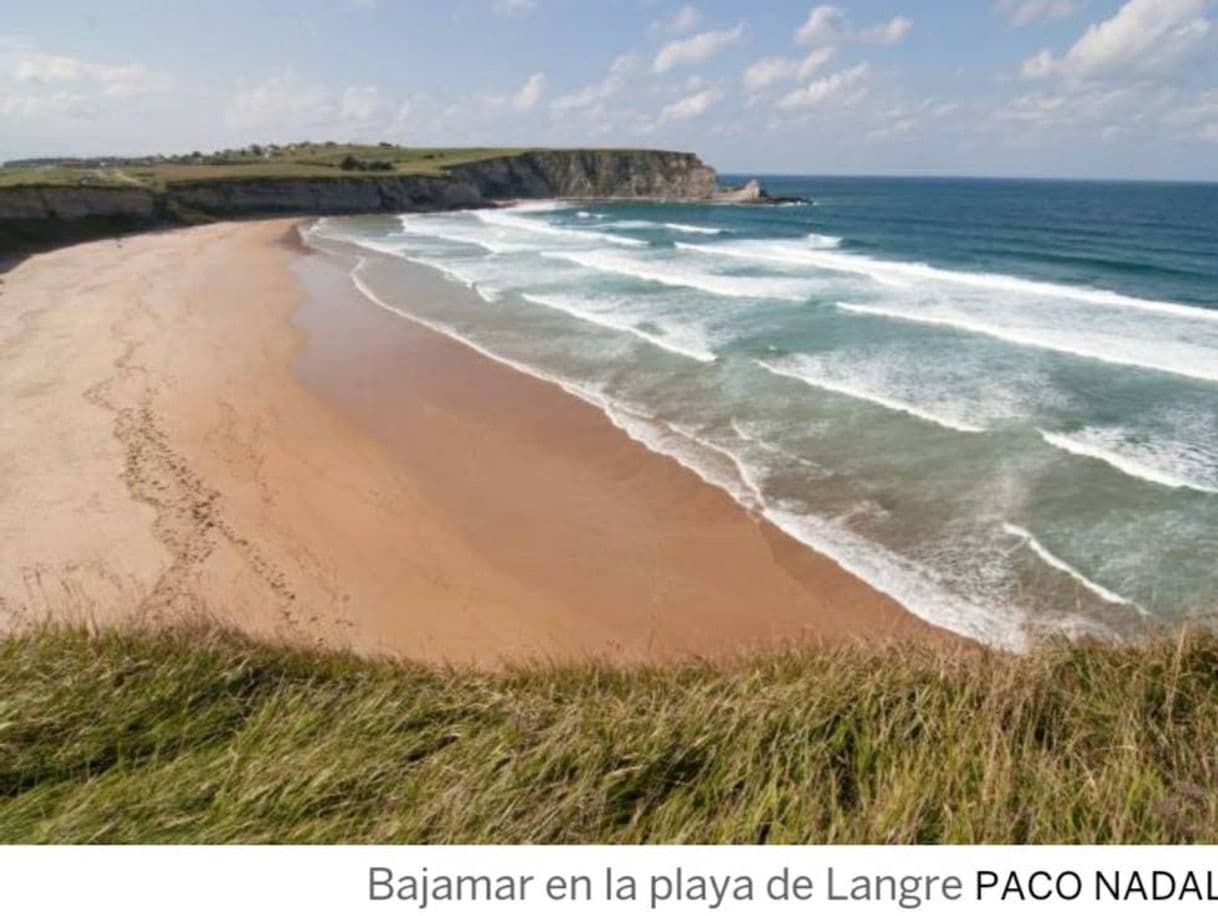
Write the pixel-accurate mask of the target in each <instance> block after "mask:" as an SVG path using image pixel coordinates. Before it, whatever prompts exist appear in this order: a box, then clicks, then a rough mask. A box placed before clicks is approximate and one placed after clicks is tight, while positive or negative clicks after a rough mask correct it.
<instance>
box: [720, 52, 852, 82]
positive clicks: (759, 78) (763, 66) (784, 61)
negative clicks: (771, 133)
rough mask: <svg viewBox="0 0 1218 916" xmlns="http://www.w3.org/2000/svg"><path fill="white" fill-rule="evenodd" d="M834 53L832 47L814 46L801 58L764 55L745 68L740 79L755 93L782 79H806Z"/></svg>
mask: <svg viewBox="0 0 1218 916" xmlns="http://www.w3.org/2000/svg"><path fill="white" fill-rule="evenodd" d="M834 53H836V52H835V51H834V49H833V48H815V49H814V50H813V51H812V53H810V54H809V55H808V56H807V57H805V58H803V59H802V60H800V59H799V58H792V57H765V58H762V59H761V60H759V61H757V62H756V63H754V64H753V65H752V66H750V67H749V68H748V69H747V70H745V71H744V73H743V74H742V75H741V80H742V81H743V83H744V88H745V89H747V90H748V91H749V92H754V93H756V92H761V91H762V90H763V89H767V88H768V87H770V86H772V85H774V84H775V83H778V82H781V81H783V80H788V79H801V80H803V79H807V78H808V77H810V76H811V75H812V74H813V73H816V72H817V71H818V70H820V68H821V67H823V66H824V65H825V64H826V63H828V62H829V59H830V58H831V57H833V55H834Z"/></svg>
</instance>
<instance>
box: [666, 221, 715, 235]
mask: <svg viewBox="0 0 1218 916" xmlns="http://www.w3.org/2000/svg"><path fill="white" fill-rule="evenodd" d="M663 226H664V228H665V229H671V230H672V231H673V232H689V233H692V234H694V235H722V234H723V233H724V232H726V231H727V230H725V229H714V228H711V227H710V226H692V225H690V224H689V223H664V224H663Z"/></svg>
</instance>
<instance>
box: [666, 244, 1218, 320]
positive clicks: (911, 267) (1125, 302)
mask: <svg viewBox="0 0 1218 916" xmlns="http://www.w3.org/2000/svg"><path fill="white" fill-rule="evenodd" d="M683 247H686V248H691V249H693V250H702V251H705V252H711V253H718V254H724V255H727V256H729V257H737V258H760V259H762V260H772V261H773V260H777V261H784V262H786V263H793V262H794V263H799V264H805V265H807V266H809V267H818V268H821V269H823V270H831V271H836V272H838V273H851V274H860V275H862V276H866V277H870V278H871V279H873V280H875V281H876V282H877V283H884V284H887V285H894V284H895V285H901V284H903V283H908V282H910V281H913V282H923V281H927V280H929V281H932V282H935V283H947V284H951V285H953V286H968V287H972V288H973V289H986V290H992V291H994V292H1006V293H1020V294H1023V295H1029V296H1039V297H1042V298H1048V299H1068V300H1071V301H1074V302H1082V303H1086V304H1088V305H1099V306H1110V307H1117V308H1126V309H1137V310H1139V311H1143V312H1154V313H1156V314H1160V315H1172V316H1175V317H1178V318H1188V319H1195V320H1197V321H1216V322H1218V309H1208V308H1203V307H1201V306H1195V305H1183V304H1181V303H1178V302H1160V301H1157V300H1154V299H1139V298H1138V297H1136V296H1126V295H1124V294H1123V293H1117V292H1113V291H1111V290H1106V289H1093V288H1090V287H1082V286H1066V285H1064V284H1060V283H1049V282H1046V281H1043V280H1025V279H1023V278H1022V277H1012V276H1008V275H1006V274H985V273H973V272H971V271H964V270H946V269H944V268H941V267H932V266H931V265H929V264H922V263H918V262H915V261H881V260H877V259H875V258H870V257H867V256H865V255H858V254H847V253H844V252H837V251H818V250H814V249H813V250H805V249H792V248H790V247H789V246H775V247H774V249H773V251H772V253H767V252H766V251H765V250H763V249H761V250H759V249H757V248H751V247H750V248H741V247H737V246H736V245H734V244H732V243H729V244H723V245H685V246H683Z"/></svg>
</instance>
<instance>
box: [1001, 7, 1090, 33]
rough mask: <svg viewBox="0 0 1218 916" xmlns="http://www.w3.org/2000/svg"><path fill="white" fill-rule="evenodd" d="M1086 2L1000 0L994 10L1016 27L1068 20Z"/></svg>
mask: <svg viewBox="0 0 1218 916" xmlns="http://www.w3.org/2000/svg"><path fill="white" fill-rule="evenodd" d="M1085 2H1086V0H998V3H997V4H996V5H995V7H994V9H996V10H997V11H999V12H1001V13H1004V14H1005V15H1006V17H1007V21H1008V22H1009V23H1010V24H1011V25H1012V26H1015V27H1017V28H1018V27H1020V26H1025V25H1031V24H1032V23H1034V22H1049V21H1053V20H1057V19H1068V18H1069V17H1071V16H1073V15H1074V14H1075V13H1077V12H1078V11H1079V10H1081V9H1082V8H1083V4H1084V3H1085Z"/></svg>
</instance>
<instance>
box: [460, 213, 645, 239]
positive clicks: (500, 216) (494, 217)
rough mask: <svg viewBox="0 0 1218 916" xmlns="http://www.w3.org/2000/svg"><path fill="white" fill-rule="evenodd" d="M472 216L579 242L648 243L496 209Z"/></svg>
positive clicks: (496, 224) (489, 223) (488, 223)
mask: <svg viewBox="0 0 1218 916" xmlns="http://www.w3.org/2000/svg"><path fill="white" fill-rule="evenodd" d="M474 216H475V218H476V219H477V220H478V221H479V222H481V223H482V224H483V225H486V226H493V227H495V228H497V229H509V230H517V231H521V232H532V233H535V234H537V235H546V236H558V237H559V238H574V239H578V240H580V241H581V242H599V241H604V242H609V243H611V244H613V245H622V246H625V247H627V248H647V247H648V243H647V242H644V241H642V240H641V239H632V238H627V237H626V236H624V235H614V234H613V233H611V232H601V231H600V230H597V229H593V230H588V231H585V230H583V229H564V228H563V227H561V226H551V225H550V224H549V223H541V222H538V221H536V220H531V219H523V218H521V217H519V216H510V215H508V214H506V213H503V212H500V211H498V210H477V211H475V212H474Z"/></svg>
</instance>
